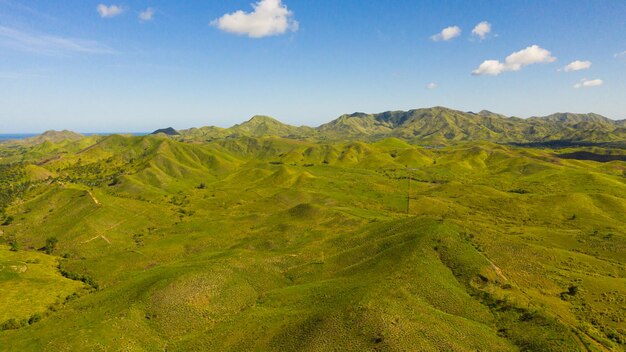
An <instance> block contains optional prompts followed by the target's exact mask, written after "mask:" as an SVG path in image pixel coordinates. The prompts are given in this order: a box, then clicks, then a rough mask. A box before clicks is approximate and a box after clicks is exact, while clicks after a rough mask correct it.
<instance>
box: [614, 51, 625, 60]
mask: <svg viewBox="0 0 626 352" xmlns="http://www.w3.org/2000/svg"><path fill="white" fill-rule="evenodd" d="M613 56H615V57H616V58H618V59H626V50H625V51H622V52H621V53H617V54H615V55H613Z"/></svg>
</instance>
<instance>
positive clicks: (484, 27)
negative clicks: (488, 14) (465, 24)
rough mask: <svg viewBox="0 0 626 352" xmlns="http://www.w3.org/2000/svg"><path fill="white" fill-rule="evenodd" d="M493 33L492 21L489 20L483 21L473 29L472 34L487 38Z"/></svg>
mask: <svg viewBox="0 0 626 352" xmlns="http://www.w3.org/2000/svg"><path fill="white" fill-rule="evenodd" d="M489 33H491V23H489V22H487V21H482V22H480V23H479V24H477V25H476V27H474V29H472V35H475V36H477V37H479V38H480V39H485V37H486V36H487V34H489Z"/></svg>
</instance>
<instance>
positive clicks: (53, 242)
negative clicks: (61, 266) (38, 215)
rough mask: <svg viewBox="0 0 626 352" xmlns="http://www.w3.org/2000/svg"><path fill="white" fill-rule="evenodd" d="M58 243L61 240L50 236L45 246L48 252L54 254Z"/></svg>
mask: <svg viewBox="0 0 626 352" xmlns="http://www.w3.org/2000/svg"><path fill="white" fill-rule="evenodd" d="M57 243H59V240H57V238H56V237H48V238H47V239H46V246H45V247H44V250H45V251H46V253H47V254H52V252H54V250H55V249H56V247H57Z"/></svg>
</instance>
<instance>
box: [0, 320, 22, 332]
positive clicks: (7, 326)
mask: <svg viewBox="0 0 626 352" xmlns="http://www.w3.org/2000/svg"><path fill="white" fill-rule="evenodd" d="M19 328H21V326H20V323H18V322H17V320H15V319H13V318H11V319H9V320H7V321H5V322H4V323H2V325H0V330H15V329H19Z"/></svg>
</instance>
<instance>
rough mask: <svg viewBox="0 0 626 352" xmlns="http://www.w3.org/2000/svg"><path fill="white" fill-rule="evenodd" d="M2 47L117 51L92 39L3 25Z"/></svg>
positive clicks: (54, 51) (41, 50)
mask: <svg viewBox="0 0 626 352" xmlns="http://www.w3.org/2000/svg"><path fill="white" fill-rule="evenodd" d="M0 47H6V48H9V49H13V50H19V51H26V52H31V53H35V54H41V55H64V54H67V53H82V54H113V53H115V50H113V49H111V48H109V47H108V46H106V45H103V44H100V43H98V42H95V41H91V40H83V39H75V38H66V37H59V36H55V35H48V34H42V33H31V32H25V31H22V30H18V29H15V28H10V27H5V26H2V25H0Z"/></svg>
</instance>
